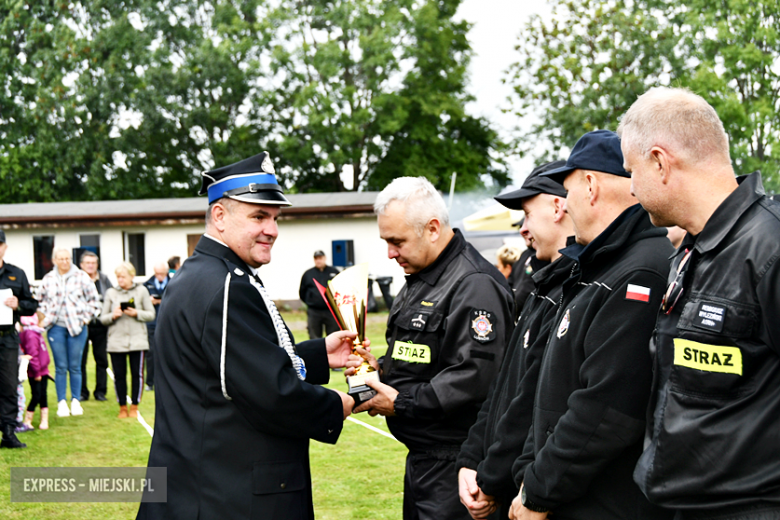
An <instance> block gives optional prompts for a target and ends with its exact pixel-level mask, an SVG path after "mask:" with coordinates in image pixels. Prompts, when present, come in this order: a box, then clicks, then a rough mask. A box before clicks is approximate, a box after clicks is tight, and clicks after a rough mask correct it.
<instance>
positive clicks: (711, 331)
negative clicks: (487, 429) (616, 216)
mask: <svg viewBox="0 0 780 520" xmlns="http://www.w3.org/2000/svg"><path fill="white" fill-rule="evenodd" d="M738 180H739V182H740V184H739V188H737V190H736V191H734V192H733V193H732V194H731V195H730V196H729V197H728V198H727V199H726V200H725V201H724V202H723V203H722V204H721V206H720V207H719V208H718V209H717V210H716V211H715V213H714V214H713V215H712V217H710V219H709V221H707V224H706V225H705V226H704V229H703V230H702V231H701V233H699V235H698V236H697V237H692V236H687V237H686V238H685V240H684V241H683V243H682V245H681V246H680V249H679V250H678V251H677V252H676V254H675V257H674V262H673V264H672V267H673V268H672V272H671V274H670V280H671V279H673V278H674V277H676V275H677V267H678V266H679V263H680V261H681V259H682V258H683V257H684V256H685V251H686V250H691V251H692V253H691V257H690V259H689V261H688V268H687V270H686V271H685V273H684V279H683V281H682V286H683V292H682V295H681V297H680V300H678V301H677V303H676V304H675V306H674V308H673V309H672V312H671V313H670V314H669V315H665V314H663V313H660V314H659V315H658V324H657V327H656V333H655V335H654V337H653V342H652V344H651V351H652V352H654V357H655V377H654V382H653V390H654V391H653V398H654V402H653V403H651V408H650V417H649V418H648V422H649V424H648V428H647V444H648V447H647V449H646V450H645V452H644V454H643V455H642V458H641V459H640V461H639V464H638V465H637V468H636V472H635V474H634V477H635V479H636V482H637V483H638V484H639V486H640V487H641V488H642V490H643V491H644V492H645V494H647V496H648V497H649V498H650V500H651V501H653V502H655V503H658V504H661V505H665V506H668V507H675V508H680V509H710V510H713V511H722V510H724V509H726V508H729V507H734V508H743V509H744V508H747V509H751V508H755V507H761V505H762V504H761V502H764V504H763V505H768V504H766V502H773V503H774V507H776V508H778V507H780V207H779V206H778V204H777V203H776V202H773V201H771V200H769V199H767V197H766V196H765V195H764V189H763V187H762V185H761V177H760V174H758V173H753V174H751V175H749V176H745V177H740V178H739V179H738ZM775 514H776V515H777V514H778V513H775ZM774 517H775V516H773V518H774Z"/></svg>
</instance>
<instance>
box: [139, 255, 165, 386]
mask: <svg viewBox="0 0 780 520" xmlns="http://www.w3.org/2000/svg"><path fill="white" fill-rule="evenodd" d="M170 281H171V275H170V274H169V273H168V264H166V263H165V262H160V263H159V264H156V265H155V266H154V275H153V276H151V277H150V278H149V279H148V280H146V281H145V282H144V287H146V290H147V291H149V296H150V297H151V298H152V305H154V313H155V316H154V319H153V320H151V321H148V322H146V330H147V332H148V333H149V350H148V351H147V354H146V387H145V388H144V389H145V390H146V391H147V392H151V391H153V390H154V349H155V342H154V331H155V328H156V326H157V313H158V312H159V310H160V303H162V298H163V295H164V294H165V289H166V288H167V287H168V282H170Z"/></svg>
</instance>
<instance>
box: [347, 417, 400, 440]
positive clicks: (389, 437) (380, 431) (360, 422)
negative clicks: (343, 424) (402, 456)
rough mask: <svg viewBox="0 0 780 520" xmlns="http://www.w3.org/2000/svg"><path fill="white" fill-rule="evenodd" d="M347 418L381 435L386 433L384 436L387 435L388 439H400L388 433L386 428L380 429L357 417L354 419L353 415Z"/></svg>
mask: <svg viewBox="0 0 780 520" xmlns="http://www.w3.org/2000/svg"><path fill="white" fill-rule="evenodd" d="M347 420H348V421H352V422H353V423H355V424H359V425H360V426H363V427H364V428H368V429H369V430H371V431H372V432H376V433H378V434H379V435H384V436H385V437H387V438H388V439H393V440H394V441H397V440H398V439H396V438H395V437H393V435H392V434H390V433H387V432H386V431H384V430H380V429H379V428H377V427H376V426H371V425H370V424H366V423H364V422H363V421H358V420H357V419H353V418H352V417H347Z"/></svg>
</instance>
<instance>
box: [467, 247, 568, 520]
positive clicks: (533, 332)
mask: <svg viewBox="0 0 780 520" xmlns="http://www.w3.org/2000/svg"><path fill="white" fill-rule="evenodd" d="M573 264H574V262H573V260H571V259H570V258H568V257H566V256H561V257H560V258H558V260H556V261H555V262H553V263H552V264H549V265H548V266H547V267H545V268H543V269H542V270H541V271H537V272H535V273H534V275H533V280H534V284H535V286H536V288H535V290H534V291H533V292H532V293H531V295H530V296H529V297H528V300H527V301H526V303H525V306H524V307H523V310H522V312H521V313H520V319H519V321H518V322H517V326H516V327H515V331H514V332H513V333H512V339H511V340H509V346H508V348H507V351H506V355H505V357H504V363H503V364H502V366H501V371H500V372H499V374H498V378H497V379H496V382H495V384H494V385H493V386H492V387H491V391H490V395H489V397H488V398H487V399H486V400H485V403H484V404H483V405H482V409H481V410H480V412H479V417H478V418H477V422H476V423H475V424H474V426H472V427H471V430H469V437H468V439H467V440H466V442H464V443H463V446H462V447H461V450H460V455H459V456H458V466H459V467H466V468H470V469H473V470H476V471H477V484H479V487H480V489H481V490H482V491H483V492H484V493H486V494H488V495H492V496H496V497H500V499H501V502H502V504H503V505H505V506H507V511H508V505H509V503H510V502H511V500H512V498H514V497H515V496H516V495H517V490H518V488H517V486H515V483H514V480H513V478H512V463H513V462H514V461H515V459H517V458H518V457H519V456H520V455H521V454H522V452H523V444H524V443H525V438H526V436H527V435H528V428H529V427H530V426H531V414H532V411H533V404H534V393H535V392H536V382H537V381H538V379H539V367H540V366H541V364H542V354H543V353H544V348H545V346H546V344H547V337H548V336H549V332H550V327H551V326H552V323H553V319H554V318H555V312H556V310H557V309H558V303H559V300H560V297H561V284H562V283H563V281H564V280H565V279H566V278H568V277H569V275H570V274H571V268H572V266H573Z"/></svg>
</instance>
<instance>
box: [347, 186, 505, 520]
mask: <svg viewBox="0 0 780 520" xmlns="http://www.w3.org/2000/svg"><path fill="white" fill-rule="evenodd" d="M374 209H375V210H376V212H377V214H378V223H379V233H380V236H381V237H382V239H384V240H385V241H386V242H387V248H388V257H389V258H391V259H395V260H396V261H397V262H398V264H399V265H400V266H401V267H403V269H404V272H405V273H406V274H407V277H406V285H404V287H403V289H401V291H400V292H399V294H398V297H397V298H396V299H395V301H394V303H393V307H392V309H391V310H390V317H389V318H388V322H387V344H388V351H387V354H386V355H385V357H384V362H383V372H382V382H381V383H372V384H371V386H372V387H373V388H374V389H376V390H377V391H378V394H377V395H376V396H375V397H374V398H372V399H371V400H369V401H367V402H366V403H364V404H363V405H361V406H360V407H358V408H356V409H355V412H360V411H364V410H370V413H371V414H372V415H375V414H377V413H378V414H381V415H384V416H387V425H388V427H389V428H390V431H391V432H392V433H393V435H395V437H396V438H397V439H398V440H400V441H401V442H403V443H404V444H405V445H406V446H407V447H408V448H409V455H408V456H407V459H406V476H405V479H404V506H403V508H404V513H403V517H404V519H406V520H412V519H414V520H428V519H430V520H432V519H441V518H447V519H448V520H452V519H458V518H464V519H469V518H470V517H469V515H468V513H467V511H466V509H465V508H464V507H463V506H462V505H461V504H460V500H459V498H458V476H457V469H456V467H455V458H456V456H457V454H458V451H459V450H460V445H461V443H463V441H464V440H465V439H466V436H467V435H468V431H469V428H470V427H471V425H472V424H474V421H476V418H477V414H478V412H479V409H480V406H481V405H482V402H483V401H484V399H485V397H486V396H487V392H488V389H489V387H490V385H491V383H492V382H493V380H494V379H495V377H496V374H497V373H498V369H499V367H500V366H501V360H502V358H503V355H504V350H505V348H506V343H507V340H508V339H509V336H510V334H511V332H512V322H513V319H512V318H513V311H514V309H513V302H512V292H511V289H510V288H509V285H508V284H507V282H506V278H504V276H503V275H502V274H501V273H500V272H499V271H498V269H496V268H495V266H493V265H492V264H490V263H489V262H488V261H487V260H485V259H484V258H483V257H482V256H481V255H480V254H479V253H478V252H477V251H476V250H475V249H474V248H473V247H472V246H471V245H470V244H469V243H468V242H466V240H465V239H464V238H463V235H462V234H461V233H460V232H459V231H453V230H452V229H451V228H450V226H449V222H448V221H449V217H448V215H447V208H446V206H445V205H444V200H443V199H442V198H441V195H440V194H439V193H438V192H437V191H436V190H435V188H434V187H433V185H431V183H430V182H428V181H427V180H426V179H425V178H422V177H420V178H412V177H402V178H399V179H395V180H394V181H393V182H392V183H390V184H389V185H388V186H387V188H385V189H384V190H383V191H382V192H381V193H380V194H379V196H378V197H377V199H376V203H375V205H374ZM369 360H370V361H373V362H374V363H376V360H375V359H373V358H371V357H370V356H369Z"/></svg>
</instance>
